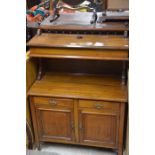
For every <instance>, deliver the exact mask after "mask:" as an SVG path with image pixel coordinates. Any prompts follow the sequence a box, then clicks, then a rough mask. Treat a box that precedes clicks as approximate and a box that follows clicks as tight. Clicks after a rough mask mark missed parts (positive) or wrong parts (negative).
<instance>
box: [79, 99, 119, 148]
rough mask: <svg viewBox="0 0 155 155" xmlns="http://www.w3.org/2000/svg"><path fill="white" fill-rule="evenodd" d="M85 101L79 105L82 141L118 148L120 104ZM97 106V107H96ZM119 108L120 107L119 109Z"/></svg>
mask: <svg viewBox="0 0 155 155" xmlns="http://www.w3.org/2000/svg"><path fill="white" fill-rule="evenodd" d="M108 104H109V103H98V102H91V101H90V102H89V101H87V102H86V101H84V102H82V103H80V105H81V107H79V133H80V142H81V143H84V144H89V145H96V146H103V147H110V148H116V147H117V137H118V124H119V118H118V116H119V114H118V112H117V111H115V110H119V105H117V107H115V106H116V105H114V107H113V105H112V104H111V103H110V104H109V105H108ZM95 106H96V107H95ZM117 108H118V109H117Z"/></svg>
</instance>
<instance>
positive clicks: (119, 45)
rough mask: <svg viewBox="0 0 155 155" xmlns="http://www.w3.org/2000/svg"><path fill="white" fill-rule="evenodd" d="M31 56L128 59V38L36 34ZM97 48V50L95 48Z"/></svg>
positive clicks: (30, 44) (30, 42)
mask: <svg viewBox="0 0 155 155" xmlns="http://www.w3.org/2000/svg"><path fill="white" fill-rule="evenodd" d="M27 45H28V46H30V47H31V49H30V57H46V58H74V59H95V60H128V50H129V47H128V38H124V37H123V36H116V35H75V34H68V35H67V34H50V33H42V34H41V35H39V36H38V35H36V36H35V37H34V38H32V39H31V40H30V41H29V42H28V43H27ZM94 49H95V50H94Z"/></svg>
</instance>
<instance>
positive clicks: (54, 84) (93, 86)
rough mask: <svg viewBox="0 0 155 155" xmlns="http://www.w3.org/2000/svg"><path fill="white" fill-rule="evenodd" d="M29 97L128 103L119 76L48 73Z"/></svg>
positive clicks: (30, 92)
mask: <svg viewBox="0 0 155 155" xmlns="http://www.w3.org/2000/svg"><path fill="white" fill-rule="evenodd" d="M28 95H31V96H46V97H62V98H76V99H91V100H104V101H115V102H127V88H126V86H123V85H121V79H120V78H119V77H117V76H95V75H74V74H61V75H60V74H53V73H46V74H45V75H44V77H43V78H42V79H41V80H40V81H36V82H35V83H34V84H33V85H32V87H31V88H30V90H29V92H28Z"/></svg>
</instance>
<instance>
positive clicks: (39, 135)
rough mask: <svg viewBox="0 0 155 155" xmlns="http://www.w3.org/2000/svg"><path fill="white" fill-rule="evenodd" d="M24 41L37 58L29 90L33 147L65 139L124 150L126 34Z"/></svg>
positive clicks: (39, 37)
mask: <svg viewBox="0 0 155 155" xmlns="http://www.w3.org/2000/svg"><path fill="white" fill-rule="evenodd" d="M55 38H57V39H55ZM88 43H89V46H88ZM28 45H29V46H30V47H31V48H30V51H31V52H30V57H34V58H37V60H38V76H37V80H36V81H35V82H34V84H33V85H32V87H31V88H30V90H29V92H28V96H29V99H30V107H31V114H32V119H33V127H34V132H35V142H36V144H37V147H38V148H40V143H41V142H56V143H68V144H78V145H87V146H97V147H105V148H111V149H114V150H117V152H118V155H123V132H124V118H125V105H126V103H127V102H128V100H127V86H126V80H127V78H126V70H127V68H128V50H129V49H128V38H124V36H116V35H75V34H70V35H68V34H67V35H66V34H48V33H42V34H40V35H37V36H35V37H34V38H33V39H32V40H31V41H30V42H29V43H28ZM54 66H55V67H56V68H55V67H54Z"/></svg>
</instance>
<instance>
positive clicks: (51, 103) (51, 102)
mask: <svg viewBox="0 0 155 155" xmlns="http://www.w3.org/2000/svg"><path fill="white" fill-rule="evenodd" d="M49 103H50V105H52V106H56V105H57V102H56V101H55V100H49Z"/></svg>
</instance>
